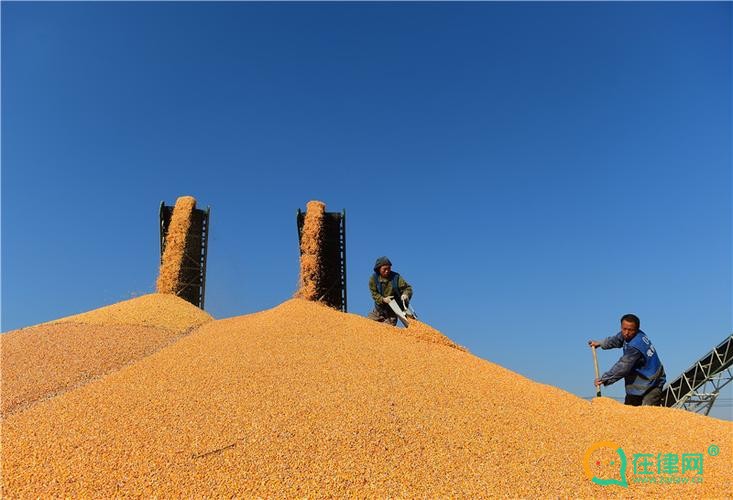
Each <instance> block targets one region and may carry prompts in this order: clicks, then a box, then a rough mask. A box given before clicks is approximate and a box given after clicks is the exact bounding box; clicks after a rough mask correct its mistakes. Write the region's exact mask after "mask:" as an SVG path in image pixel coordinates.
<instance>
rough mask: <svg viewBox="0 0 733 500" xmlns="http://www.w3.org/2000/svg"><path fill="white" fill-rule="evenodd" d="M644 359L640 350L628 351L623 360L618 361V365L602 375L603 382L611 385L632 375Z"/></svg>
mask: <svg viewBox="0 0 733 500" xmlns="http://www.w3.org/2000/svg"><path fill="white" fill-rule="evenodd" d="M643 357H644V355H643V354H642V353H641V352H639V350H637V349H634V348H633V347H632V348H630V349H628V350H627V351H626V352H625V353H624V355H623V356H621V359H619V360H618V361H616V364H615V365H613V366H612V367H611V369H610V370H608V371H607V372H606V373H604V374H603V375H601V382H603V385H610V384H613V383H614V382H616V381H617V380H620V379H622V378H624V377H625V376H626V375H628V374H629V373H631V372H632V371H633V369H634V367H635V366H636V364H637V363H638V362H639V361H640V360H641V359H642V358H643Z"/></svg>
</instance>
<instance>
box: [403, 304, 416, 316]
mask: <svg viewBox="0 0 733 500" xmlns="http://www.w3.org/2000/svg"><path fill="white" fill-rule="evenodd" d="M402 305H403V306H404V311H405V316H407V317H408V318H412V319H417V314H416V313H415V310H414V309H413V308H412V307H410V305H409V304H408V303H407V302H405V301H404V300H403V301H402Z"/></svg>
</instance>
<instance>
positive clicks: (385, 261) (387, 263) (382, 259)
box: [374, 256, 392, 272]
mask: <svg viewBox="0 0 733 500" xmlns="http://www.w3.org/2000/svg"><path fill="white" fill-rule="evenodd" d="M391 265H392V262H390V260H389V259H388V258H387V257H384V256H383V257H380V258H378V259H377V262H375V263H374V272H378V271H379V268H380V267H382V266H391Z"/></svg>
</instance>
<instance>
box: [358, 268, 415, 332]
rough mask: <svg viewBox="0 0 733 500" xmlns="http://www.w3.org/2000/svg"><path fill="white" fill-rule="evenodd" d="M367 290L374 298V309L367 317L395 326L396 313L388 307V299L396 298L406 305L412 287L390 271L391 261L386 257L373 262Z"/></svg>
mask: <svg viewBox="0 0 733 500" xmlns="http://www.w3.org/2000/svg"><path fill="white" fill-rule="evenodd" d="M369 291H371V292H372V298H373V299H374V310H373V311H372V312H370V313H369V315H368V316H367V318H369V319H373V320H374V321H379V322H383V323H389V324H390V325H392V326H396V325H397V315H396V314H395V313H394V311H393V310H392V309H391V308H390V307H389V305H388V304H389V301H390V300H392V299H393V298H397V300H402V302H403V303H404V305H407V303H408V302H409V301H410V298H411V297H412V287H411V286H410V285H409V284H408V283H407V281H405V279H404V278H403V277H402V276H400V275H399V274H398V273H395V272H393V271H392V263H391V262H390V261H389V259H388V258H387V257H379V258H378V259H377V262H376V263H375V264H374V274H372V276H371V277H370V278H369ZM400 305H402V304H400Z"/></svg>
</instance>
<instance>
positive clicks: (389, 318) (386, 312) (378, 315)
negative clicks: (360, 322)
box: [367, 306, 397, 326]
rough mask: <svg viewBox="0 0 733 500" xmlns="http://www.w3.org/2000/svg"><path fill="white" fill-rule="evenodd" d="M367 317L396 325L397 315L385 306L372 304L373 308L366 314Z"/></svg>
mask: <svg viewBox="0 0 733 500" xmlns="http://www.w3.org/2000/svg"><path fill="white" fill-rule="evenodd" d="M367 318H369V319H373V320H374V321H379V322H380V323H389V324H390V325H392V326H397V315H396V314H395V313H394V311H393V310H392V309H391V308H389V307H387V306H374V310H373V311H372V312H370V313H369V314H368V315H367Z"/></svg>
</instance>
